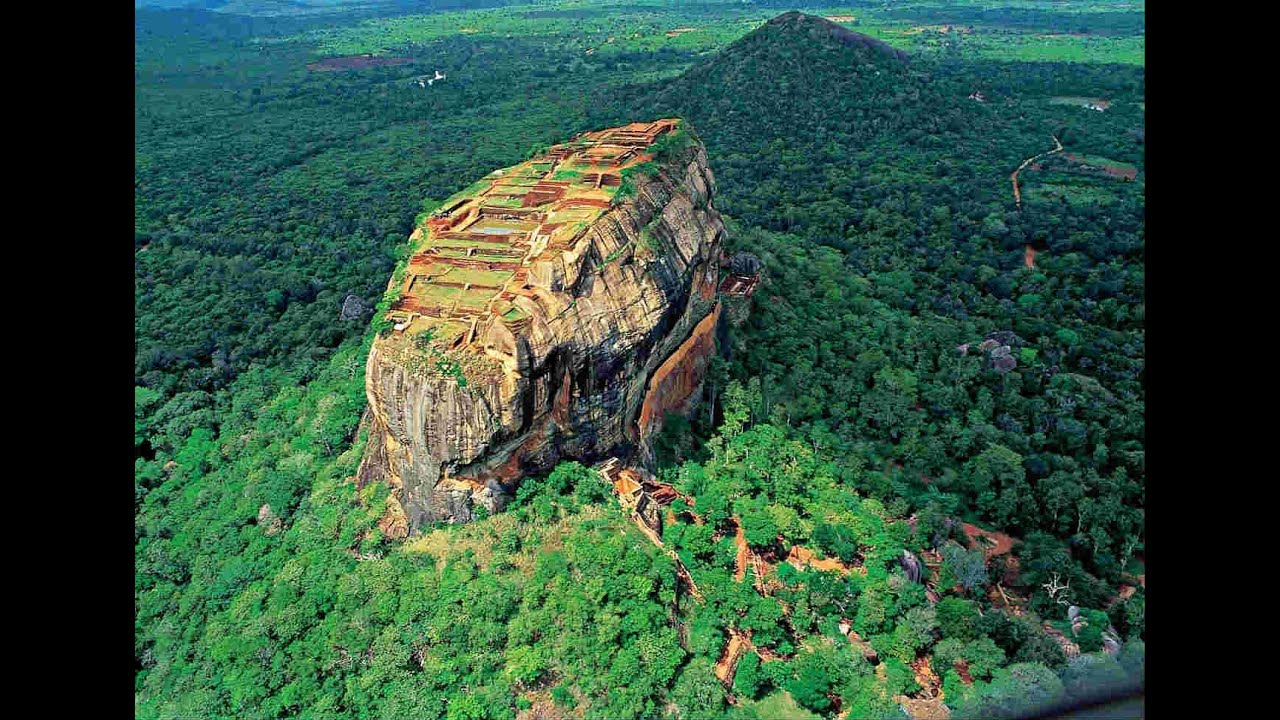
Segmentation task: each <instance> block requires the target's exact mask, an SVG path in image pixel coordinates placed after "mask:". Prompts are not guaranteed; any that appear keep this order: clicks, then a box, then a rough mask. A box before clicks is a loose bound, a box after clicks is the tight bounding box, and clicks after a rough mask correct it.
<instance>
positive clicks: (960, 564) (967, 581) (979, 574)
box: [941, 543, 988, 593]
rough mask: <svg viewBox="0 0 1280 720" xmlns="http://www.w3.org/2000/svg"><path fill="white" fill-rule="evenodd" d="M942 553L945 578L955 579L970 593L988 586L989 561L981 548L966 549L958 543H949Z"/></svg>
mask: <svg viewBox="0 0 1280 720" xmlns="http://www.w3.org/2000/svg"><path fill="white" fill-rule="evenodd" d="M941 554H942V571H943V577H944V578H951V579H954V581H955V582H956V583H958V584H959V585H960V586H961V587H962V588H964V590H965V592H968V593H972V592H974V591H975V590H978V589H980V588H983V587H985V586H986V584H987V581H988V578H987V563H986V556H985V555H984V554H983V552H982V551H981V550H979V549H976V548H975V549H973V550H965V549H964V548H962V547H960V546H959V545H957V544H956V543H947V544H946V545H944V546H943V548H942V553H941Z"/></svg>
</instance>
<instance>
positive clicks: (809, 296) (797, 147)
mask: <svg viewBox="0 0 1280 720" xmlns="http://www.w3.org/2000/svg"><path fill="white" fill-rule="evenodd" d="M851 36H853V34H852V33H850V32H849V31H847V30H845V29H843V28H840V27H838V26H836V25H834V24H833V23H830V22H828V21H826V20H823V19H820V18H816V17H811V16H804V15H800V14H796V13H789V14H787V15H784V16H781V17H779V18H777V19H775V20H774V21H772V22H770V23H767V24H765V25H764V26H762V27H761V28H759V29H757V30H756V31H754V32H752V33H751V34H749V35H747V36H745V37H743V38H741V39H740V40H739V41H737V42H736V43H734V44H733V45H731V46H729V47H728V48H726V49H725V50H724V51H723V52H721V53H719V54H718V55H716V56H714V57H713V58H710V59H708V60H707V61H705V62H704V63H702V64H700V65H698V66H696V67H694V68H692V69H690V70H689V71H687V72H686V73H684V74H683V75H681V76H679V77H677V78H674V79H671V80H668V81H664V82H660V83H657V84H654V85H647V86H636V87H632V88H630V89H629V90H627V91H624V92H622V93H620V94H619V96H618V98H619V99H618V103H617V104H616V105H614V106H612V107H601V108H598V109H597V111H596V114H597V117H596V119H595V120H594V121H593V123H592V124H593V125H607V124H609V122H611V121H614V120H617V119H618V118H623V117H630V116H641V117H648V116H653V117H661V116H668V115H678V116H681V117H685V118H688V119H689V120H690V121H692V122H693V124H694V126H695V127H697V128H698V129H699V132H700V134H701V136H702V137H703V139H704V141H705V143H706V146H707V150H708V154H709V156H710V158H711V163H712V166H713V167H714V168H715V171H716V174H717V178H718V179H719V182H720V187H721V188H722V192H721V199H720V206H721V207H722V208H723V209H724V211H725V212H726V214H728V215H730V216H733V217H735V218H736V219H738V220H739V221H741V222H742V224H743V227H742V228H741V229H740V231H739V232H737V233H732V234H731V238H730V243H731V245H736V248H737V249H739V250H746V251H749V252H753V253H757V254H759V255H760V256H761V257H762V259H764V260H765V266H766V268H767V271H766V273H767V275H768V276H769V277H767V279H766V282H765V286H764V287H762V289H761V291H760V292H759V293H757V294H756V296H755V298H756V302H755V303H754V308H753V311H752V316H751V321H750V323H749V324H748V325H747V326H746V327H745V328H743V331H742V332H740V333H738V334H737V336H736V337H735V342H734V361H733V367H732V373H733V375H734V377H735V378H736V379H738V380H740V381H742V382H755V383H758V394H757V395H755V404H756V406H755V415H756V416H757V417H760V418H770V419H776V420H777V422H780V423H782V424H786V425H789V426H790V427H791V431H792V432H793V433H794V434H796V435H799V436H803V437H806V438H807V439H808V440H809V441H810V442H811V443H812V444H813V445H814V446H815V447H825V448H827V449H829V450H830V451H831V452H832V453H833V454H834V455H835V456H836V457H838V458H842V460H841V462H843V463H844V464H845V465H846V466H848V467H849V470H848V473H849V478H850V482H851V483H853V484H854V485H855V486H856V487H858V488H859V489H862V490H866V491H869V492H872V493H873V494H876V495H877V496H879V497H881V498H882V499H884V500H885V501H886V502H893V503H898V504H899V505H898V507H899V508H900V509H901V510H902V511H903V512H904V513H905V512H911V511H920V512H926V511H927V512H929V513H932V514H936V515H939V516H946V515H950V514H956V515H963V516H966V517H968V518H970V519H973V520H977V521H979V522H985V523H988V524H990V525H994V526H996V527H999V528H1001V529H1005V530H1008V531H1010V532H1012V533H1014V534H1015V535H1017V536H1019V537H1022V538H1023V539H1024V540H1025V541H1026V542H1025V543H1024V544H1023V545H1020V546H1019V547H1020V548H1021V549H1023V550H1024V551H1025V553H1024V554H1025V557H1024V558H1023V559H1024V564H1023V568H1024V581H1025V582H1027V583H1028V587H1030V588H1034V587H1035V583H1037V582H1043V581H1042V580H1039V579H1038V578H1039V577H1040V574H1041V570H1043V568H1047V567H1050V566H1052V567H1054V568H1057V569H1058V570H1059V571H1060V572H1062V573H1063V574H1064V575H1065V574H1071V575H1072V577H1074V578H1075V580H1074V584H1073V585H1072V587H1073V588H1075V589H1078V590H1079V592H1080V593H1081V595H1082V597H1083V598H1087V599H1082V602H1087V603H1096V604H1101V603H1102V602H1104V601H1105V600H1106V599H1107V598H1108V597H1109V596H1110V595H1111V594H1112V593H1113V592H1114V588H1115V585H1116V584H1117V583H1120V582H1122V575H1123V573H1124V568H1125V566H1126V565H1127V564H1129V563H1131V561H1133V560H1134V558H1135V557H1138V556H1140V550H1141V538H1142V535H1143V529H1142V528H1143V509H1142V508H1143V504H1144V497H1145V495H1144V490H1143V484H1144V467H1143V457H1144V453H1143V421H1142V413H1143V388H1142V384H1141V374H1142V369H1143V366H1144V357H1143V266H1142V259H1143V242H1142V237H1143V232H1144V230H1143V190H1142V187H1143V179H1144V175H1143V173H1142V165H1143V162H1142V145H1141V143H1142V134H1143V133H1142V128H1143V113H1142V111H1141V110H1140V105H1139V103H1140V102H1141V101H1142V99H1143V96H1142V86H1143V73H1142V70H1141V69H1140V68H1127V67H1120V66H1103V67H1085V66H1078V65H1064V64H1045V65H1044V66H1043V67H1041V66H1037V65H1031V64H1024V65H1020V66H1018V67H1017V68H1016V71H1015V70H1014V69H1012V68H1010V67H1009V65H1008V64H1007V63H994V62H984V61H965V60H960V59H951V60H947V59H943V60H941V61H939V60H936V59H925V58H909V59H907V60H906V61H904V60H903V59H902V58H901V57H900V56H898V55H894V54H890V53H886V52H883V51H880V50H878V49H877V46H875V45H873V44H870V43H858V42H854V43H850V42H849V40H848V39H849V38H850V37H851ZM1083 95H1092V96H1101V97H1108V98H1111V105H1110V109H1109V110H1107V111H1106V112H1096V111H1090V110H1086V109H1082V108H1080V107H1072V106H1069V105H1065V104H1062V102H1061V98H1060V96H1083ZM1055 137H1056V138H1058V139H1059V140H1061V142H1062V143H1063V144H1064V146H1065V152H1064V153H1062V155H1061V157H1064V158H1076V159H1075V160H1071V159H1066V160H1058V159H1057V158H1049V159H1047V160H1045V161H1044V163H1043V164H1037V165H1036V166H1035V167H1034V168H1031V169H1028V170H1027V171H1026V172H1024V173H1023V174H1022V190H1023V194H1024V198H1023V202H1022V204H1021V206H1019V205H1018V204H1017V203H1016V202H1015V200H1014V197H1013V196H1012V192H1011V186H1010V179H1009V175H1010V173H1011V172H1012V171H1013V170H1014V169H1015V168H1017V167H1018V166H1019V164H1020V163H1022V162H1023V160H1025V159H1026V158H1030V157H1032V156H1035V155H1037V154H1039V153H1043V152H1045V151H1048V150H1051V149H1053V148H1054V147H1055V145H1054V138H1055ZM1095 157H1097V158H1104V159H1103V160H1096V161H1093V160H1091V161H1090V162H1095V163H1096V164H1103V165H1105V164H1106V163H1113V164H1114V165H1108V166H1107V167H1119V168H1133V175H1134V177H1131V178H1130V179H1124V178H1120V177H1115V176H1113V175H1106V174H1105V173H1103V172H1099V171H1098V169H1097V166H1096V165H1095V166H1089V165H1088V164H1087V163H1086V162H1084V161H1083V160H1081V159H1080V158H1095ZM1050 160H1052V161H1053V162H1050ZM824 246H825V247H824ZM993 333H994V334H995V335H993ZM990 337H994V338H997V339H998V340H999V343H997V344H998V345H1001V346H1004V345H1008V346H1009V350H1008V351H1001V352H1002V354H1003V353H1005V352H1007V353H1008V354H1009V355H1010V356H1012V357H1013V358H1014V360H1015V361H1016V363H1017V366H1016V368H1013V369H1011V370H1009V369H1008V368H1005V369H1000V370H998V369H996V368H995V366H994V361H993V358H992V357H991V356H990V355H989V352H990V350H991V348H988V349H987V350H985V351H984V350H978V346H979V344H981V343H982V342H983V341H984V339H987V338H990ZM1002 362H1004V363H1008V362H1009V361H1007V360H1006V361H1002ZM1006 370H1007V371H1006ZM1028 558H1029V559H1030V562H1027V560H1028ZM1135 567H1136V566H1135ZM1028 568H1040V569H1037V570H1031V571H1030V572H1026V570H1028ZM1068 568H1070V570H1069V571H1068Z"/></svg>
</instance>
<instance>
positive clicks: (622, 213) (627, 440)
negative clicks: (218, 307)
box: [358, 120, 724, 536]
mask: <svg viewBox="0 0 1280 720" xmlns="http://www.w3.org/2000/svg"><path fill="white" fill-rule="evenodd" d="M714 192H715V180H714V177H713V176H712V174H711V170H710V169H709V168H708V167H707V159H706V153H705V151H704V149H703V147H702V145H701V143H700V142H698V141H697V139H696V138H695V137H694V136H693V135H692V132H691V131H690V130H689V129H688V128H686V127H684V126H682V125H681V123H680V121H678V120H660V121H657V122H654V123H633V124H631V125H627V126H624V127H621V128H614V129H611V130H605V131H600V132H594V133H586V134H584V135H581V136H579V137H577V138H575V139H574V140H573V141H571V142H569V143H566V144H563V145H557V146H555V147H552V148H551V149H550V150H548V151H547V152H546V153H545V154H543V155H541V156H538V157H535V158H534V159H532V160H530V161H527V162H525V163H522V164H520V165H517V166H514V167H512V168H507V169H506V170H501V171H497V172H495V173H493V174H492V175H490V176H489V177H487V178H486V179H485V180H484V181H482V182H481V183H477V185H474V186H472V187H471V188H468V190H467V191H465V192H464V193H461V194H459V195H458V196H455V197H454V198H451V199H450V200H448V201H446V202H445V204H444V205H443V206H442V207H441V208H440V210H438V211H437V212H436V213H435V214H434V215H433V216H432V217H431V218H430V219H429V220H427V222H426V223H425V224H424V226H423V227H421V228H419V229H418V230H417V231H415V232H414V234H413V236H412V237H411V240H412V242H413V248H412V252H411V257H410V260H409V262H408V264H407V267H406V268H402V269H401V270H398V271H397V273H396V275H395V276H393V278H392V281H391V284H390V286H389V295H391V297H392V299H393V300H394V302H393V303H392V304H391V305H390V308H389V309H388V310H387V311H386V312H385V313H384V314H383V315H381V316H379V318H378V319H377V320H376V321H375V322H378V323H382V324H383V327H382V330H381V332H380V334H379V335H378V337H377V338H376V340H375V341H374V344H373V348H372V350H371V352H370V354H369V361H368V366H367V368H366V376H365V387H366V392H367V394H368V398H369V406H370V416H369V430H370V436H369V445H368V447H367V448H366V450H365V454H364V459H363V461H362V464H361V468H360V471H359V476H358V481H359V483H360V484H362V485H363V484H364V483H366V482H369V481H372V480H385V481H387V482H388V483H389V484H390V485H391V487H392V488H394V492H393V493H392V497H391V498H390V499H389V501H388V504H389V508H388V513H387V515H386V517H385V518H384V521H383V524H382V527H383V530H384V531H385V532H386V533H387V534H388V535H389V536H404V535H405V534H407V533H408V532H411V531H413V530H416V529H417V528H418V527H420V526H421V525H422V524H423V523H427V522H433V521H438V520H447V521H451V522H454V521H467V520H469V519H471V518H472V517H473V514H474V508H475V506H476V505H481V506H483V507H485V508H487V509H488V510H490V511H492V510H496V509H498V508H499V507H501V505H502V504H503V502H504V501H505V499H506V498H507V497H508V496H509V495H510V493H511V492H512V491H513V490H514V488H515V486H516V485H517V484H518V483H519V481H520V479H521V478H522V477H524V476H526V475H528V474H531V473H537V472H543V471H546V470H549V469H550V468H551V467H552V466H553V465H554V464H555V463H556V462H557V461H559V460H560V459H563V458H573V459H579V460H582V461H584V462H591V461H594V460H597V459H600V458H603V457H606V456H609V455H615V454H621V455H628V456H630V455H637V454H638V455H639V456H640V459H641V460H644V459H645V458H646V457H647V456H648V450H647V445H646V440H647V439H648V437H649V436H650V435H651V434H652V433H653V432H656V431H657V430H658V429H659V428H660V426H661V422H662V418H663V416H664V414H665V413H666V412H669V411H683V410H686V409H687V408H688V407H689V406H690V405H691V403H692V402H693V401H695V400H696V398H697V396H698V394H699V393H698V390H699V386H700V383H701V381H702V376H703V374H704V372H705V368H706V364H707V359H708V356H709V355H710V353H711V352H713V351H714V347H715V341H714V337H715V332H714V328H715V324H716V320H717V318H718V317H719V309H720V308H719V303H718V301H717V297H716V286H717V281H718V279H719V277H718V276H719V259H720V242H721V238H722V235H723V234H724V226H723V223H722V222H721V219H720V215H719V213H718V212H716V210H715V209H714V208H713V207H712V204H711V200H712V195H713V194H714Z"/></svg>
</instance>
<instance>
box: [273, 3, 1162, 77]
mask: <svg viewBox="0 0 1280 720" xmlns="http://www.w3.org/2000/svg"><path fill="white" fill-rule="evenodd" d="M994 7H995V10H994V11H993V9H992V8H991V7H988V6H987V5H986V4H981V3H978V2H976V1H973V2H969V1H964V2H959V3H952V4H948V5H945V6H940V5H936V4H932V3H924V2H908V3H900V4H894V5H893V6H892V7H884V8H866V7H855V6H847V5H831V6H825V7H806V8H805V11H806V12H808V13H811V14H814V15H822V16H825V17H828V18H830V19H833V20H834V21H836V22H839V23H840V24H842V25H844V26H846V27H849V28H851V29H854V30H857V31H858V32H861V33H865V34H867V35H870V36H872V37H876V38H880V39H882V40H884V41H885V42H888V43H889V44H891V45H893V46H895V47H899V48H901V49H903V50H907V51H909V52H919V53H943V52H954V53H959V54H961V55H964V56H969V57H979V58H988V59H996V60H1019V61H1066V62H1082V63H1124V64H1132V65H1143V64H1145V62H1146V57H1145V39H1144V36H1143V35H1142V34H1140V33H1137V32H1136V31H1134V30H1133V29H1127V30H1126V29H1121V30H1120V31H1114V30H1112V29H1109V26H1108V24H1107V18H1109V17H1113V16H1116V15H1117V14H1119V13H1129V14H1133V13H1135V12H1137V13H1140V12H1142V8H1143V6H1142V4H1141V3H1126V2H1097V3H1089V4H1087V5H1072V6H1071V7H1070V9H1069V10H1064V8H1063V6H1062V4H1061V3H1047V2H1046V3H1036V2H1031V3H1003V4H998V5H996V6H994ZM1001 9H1003V10H1005V11H1007V14H1002V13H1001V12H1000V10H1001ZM778 12H779V9H778V8H772V7H754V6H746V7H744V6H743V5H741V4H739V3H733V2H701V3H686V4H676V3H655V4H646V5H639V4H633V3H623V2H618V1H617V0H585V1H577V2H575V1H572V0H561V1H559V2H554V1H553V2H541V3H537V4H534V5H514V6H510V7H504V8H495V9H484V10H468V11H453V12H441V13H433V14H429V15H405V16H400V17H389V18H377V19H371V20H365V21H363V22H360V23H357V24H354V25H350V26H346V27H339V28H324V29H319V30H313V31H310V32H307V33H303V34H302V35H300V36H295V37H292V38H289V39H290V40H304V41H307V42H310V43H314V45H315V47H316V48H317V50H318V54H319V55H322V56H334V55H354V54H359V53H375V54H392V53H410V54H412V53H413V52H414V51H415V49H421V48H422V47H423V46H425V45H427V44H429V43H431V42H432V41H435V40H439V39H443V38H447V37H452V36H457V35H467V36H471V37H476V38H485V37H491V38H515V37H520V38H533V39H537V40H539V41H541V42H544V43H546V44H548V45H550V46H554V47H557V48H560V49H572V50H574V51H577V52H581V53H582V54H583V56H584V58H587V59H591V60H596V59H602V58H609V57H612V58H620V57H625V56H627V55H629V54H633V53H652V52H667V53H671V54H672V55H673V57H679V56H689V57H693V56H697V55H700V54H702V53H707V52H714V51H716V50H719V49H720V48H722V47H724V46H725V45H727V44H729V43H731V42H733V41H734V40H737V39H738V38H740V37H742V36H743V35H745V34H747V33H748V32H750V31H752V30H754V29H755V28H757V27H759V26H760V25H761V24H762V23H764V22H765V21H767V20H768V19H769V18H770V17H772V16H774V15H776V14H777V13H778ZM1030 12H1035V13H1038V14H1037V15H1034V16H1030V17H1028V16H1027V13H1030ZM931 18H932V20H931ZM949 18H958V19H959V22H952V23H948V22H945V21H946V20H947V19H949ZM933 20H936V21H933ZM1093 26H1097V27H1098V28H1100V29H1099V30H1091V31H1090V32H1088V33H1079V32H1076V31H1077V30H1079V29H1080V28H1082V27H1083V28H1085V29H1089V28H1090V27H1093Z"/></svg>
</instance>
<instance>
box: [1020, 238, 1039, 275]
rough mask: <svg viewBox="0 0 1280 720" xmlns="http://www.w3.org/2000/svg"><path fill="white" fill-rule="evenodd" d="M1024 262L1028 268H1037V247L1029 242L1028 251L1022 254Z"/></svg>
mask: <svg viewBox="0 0 1280 720" xmlns="http://www.w3.org/2000/svg"><path fill="white" fill-rule="evenodd" d="M1022 262H1023V264H1024V265H1026V266H1027V269H1028V270H1035V269H1036V249H1035V248H1033V247H1031V244H1030V243H1027V246H1026V252H1025V253H1024V254H1023V256H1022Z"/></svg>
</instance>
